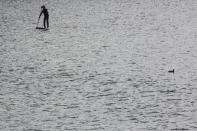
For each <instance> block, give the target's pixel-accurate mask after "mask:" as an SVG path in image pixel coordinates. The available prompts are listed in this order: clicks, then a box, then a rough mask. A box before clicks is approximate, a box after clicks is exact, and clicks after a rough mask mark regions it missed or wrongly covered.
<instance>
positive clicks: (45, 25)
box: [43, 17, 46, 28]
mask: <svg viewBox="0 0 197 131" xmlns="http://www.w3.org/2000/svg"><path fill="white" fill-rule="evenodd" d="M45 22H46V18H45V17H44V20H43V25H44V28H46V25H45Z"/></svg>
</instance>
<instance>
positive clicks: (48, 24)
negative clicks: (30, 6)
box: [47, 16, 49, 28]
mask: <svg viewBox="0 0 197 131" xmlns="http://www.w3.org/2000/svg"><path fill="white" fill-rule="evenodd" d="M47 28H49V16H48V17H47Z"/></svg>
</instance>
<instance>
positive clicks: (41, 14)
mask: <svg viewBox="0 0 197 131" xmlns="http://www.w3.org/2000/svg"><path fill="white" fill-rule="evenodd" d="M42 13H43V11H41V12H40V15H39V19H40V17H41V15H42Z"/></svg>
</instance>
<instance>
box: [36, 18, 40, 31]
mask: <svg viewBox="0 0 197 131" xmlns="http://www.w3.org/2000/svg"><path fill="white" fill-rule="evenodd" d="M39 20H40V18H38V21H37V24H36V29H37V28H38V23H39Z"/></svg>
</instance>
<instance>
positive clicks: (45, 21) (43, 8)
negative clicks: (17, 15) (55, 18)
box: [39, 5, 49, 29]
mask: <svg viewBox="0 0 197 131" xmlns="http://www.w3.org/2000/svg"><path fill="white" fill-rule="evenodd" d="M41 9H42V10H41V12H40V15H39V19H40V17H41V15H42V14H44V20H43V25H44V28H45V29H46V25H47V28H49V13H48V10H47V9H46V7H45V6H44V5H43V6H41Z"/></svg>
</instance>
